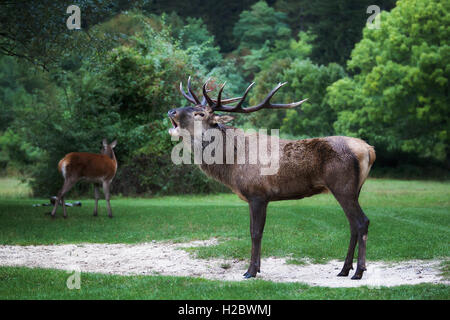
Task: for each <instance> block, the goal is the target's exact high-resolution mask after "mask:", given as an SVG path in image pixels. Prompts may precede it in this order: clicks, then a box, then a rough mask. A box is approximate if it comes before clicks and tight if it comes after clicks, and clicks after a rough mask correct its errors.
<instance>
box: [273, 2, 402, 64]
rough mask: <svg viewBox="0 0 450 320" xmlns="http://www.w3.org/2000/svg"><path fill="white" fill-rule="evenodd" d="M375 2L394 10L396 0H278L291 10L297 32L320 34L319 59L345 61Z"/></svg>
mask: <svg viewBox="0 0 450 320" xmlns="http://www.w3.org/2000/svg"><path fill="white" fill-rule="evenodd" d="M373 4H375V5H377V6H379V7H380V9H381V10H390V9H392V8H393V7H394V6H395V0H379V1H376V3H375V2H374V1H371V0H358V1H355V0H340V1H330V0H316V1H308V0H278V1H276V3H275V8H276V9H277V10H280V11H282V12H284V13H285V14H287V22H288V23H289V25H290V26H291V28H292V30H293V31H294V32H298V31H300V30H303V31H306V30H308V31H310V32H311V33H312V34H314V35H315V36H316V37H315V39H314V41H313V52H312V55H311V59H312V60H313V61H314V62H315V63H318V64H328V63H330V62H336V63H339V64H341V65H344V64H345V62H346V60H347V59H348V58H349V57H350V53H351V51H352V50H353V48H354V46H355V44H356V43H357V42H358V41H359V40H360V39H361V37H362V28H363V27H364V25H365V23H366V21H367V19H368V18H369V16H370V14H368V13H367V12H366V10H367V8H368V7H369V6H370V5H373Z"/></svg>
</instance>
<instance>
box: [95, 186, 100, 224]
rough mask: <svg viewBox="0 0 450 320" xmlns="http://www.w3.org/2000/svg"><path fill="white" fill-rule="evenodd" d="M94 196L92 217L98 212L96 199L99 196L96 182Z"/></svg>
mask: <svg viewBox="0 0 450 320" xmlns="http://www.w3.org/2000/svg"><path fill="white" fill-rule="evenodd" d="M94 197H95V207H94V217H96V216H97V214H98V199H99V198H100V194H99V191H98V186H97V185H96V184H94Z"/></svg>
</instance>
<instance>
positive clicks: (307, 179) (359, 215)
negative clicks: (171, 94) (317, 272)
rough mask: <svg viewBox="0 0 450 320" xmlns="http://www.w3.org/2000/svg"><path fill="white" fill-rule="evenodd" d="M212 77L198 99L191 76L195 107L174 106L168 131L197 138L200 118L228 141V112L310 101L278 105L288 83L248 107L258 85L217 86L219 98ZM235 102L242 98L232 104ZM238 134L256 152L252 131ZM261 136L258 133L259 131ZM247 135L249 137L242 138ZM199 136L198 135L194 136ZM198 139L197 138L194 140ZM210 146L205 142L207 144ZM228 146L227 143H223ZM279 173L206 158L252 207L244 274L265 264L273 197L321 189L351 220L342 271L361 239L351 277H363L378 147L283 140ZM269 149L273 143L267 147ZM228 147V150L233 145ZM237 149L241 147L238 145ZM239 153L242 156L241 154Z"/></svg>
mask: <svg viewBox="0 0 450 320" xmlns="http://www.w3.org/2000/svg"><path fill="white" fill-rule="evenodd" d="M207 84H208V81H207V82H205V84H204V85H203V90H202V91H203V99H202V101H200V100H199V98H198V97H197V95H196V94H195V93H194V91H193V90H192V88H191V81H190V78H189V80H188V86H187V88H188V92H187V93H186V92H185V91H184V90H183V85H182V83H180V92H181V93H182V95H183V96H184V97H185V98H186V99H187V100H188V101H189V102H190V103H192V104H193V105H194V106H186V107H181V108H177V109H172V110H170V111H169V112H168V116H169V118H170V121H171V123H172V126H173V127H172V128H171V129H170V130H169V133H170V134H171V135H172V136H177V135H179V131H180V129H184V130H187V131H188V132H189V134H190V136H191V137H194V127H195V126H194V124H195V121H200V122H201V130H202V133H205V132H206V131H207V130H209V129H218V130H219V131H220V132H222V133H223V138H224V139H223V141H225V140H226V130H228V129H230V128H232V127H229V126H227V125H225V123H227V122H229V121H231V120H232V119H233V118H232V117H231V116H229V115H226V114H225V115H224V114H220V115H219V114H216V112H218V111H221V112H226V113H246V114H247V113H252V112H256V111H258V110H262V109H291V108H295V107H297V106H299V105H301V104H302V103H303V102H304V101H306V99H305V100H302V101H299V102H294V103H290V104H273V103H271V102H270V100H271V98H272V97H273V95H274V94H275V93H276V92H277V91H278V90H279V89H280V88H281V87H282V86H283V85H285V84H286V83H280V84H278V85H277V86H276V87H275V88H274V89H273V90H272V91H271V92H270V93H269V94H268V95H267V96H266V97H265V99H264V100H263V101H262V102H261V103H259V104H258V105H255V106H250V107H245V108H244V107H243V106H242V104H243V102H244V100H245V99H246V97H247V94H248V92H249V91H250V89H251V88H252V86H253V85H254V83H252V84H250V85H249V86H248V88H247V89H246V90H245V92H244V94H243V95H242V96H241V97H237V98H231V99H222V92H223V89H224V85H225V84H224V85H222V86H221V87H220V89H219V91H218V96H217V99H212V98H210V97H209V96H208V92H209V90H208V89H207ZM234 103H237V104H235V105H233V104H234ZM237 132H238V133H237V136H239V135H241V138H243V139H244V141H245V149H244V150H245V151H244V152H245V153H246V155H245V156H246V159H248V156H249V154H250V153H252V152H255V150H253V149H254V148H255V147H254V146H252V145H251V144H250V143H249V141H250V136H249V135H247V134H245V133H244V132H243V131H242V130H237ZM255 134H256V135H258V133H255ZM242 135H243V136H244V137H242ZM192 139H194V138H192ZM192 142H194V143H195V141H192ZM202 147H205V144H202ZM223 147H224V148H227V144H225V143H224V145H223ZM278 148H279V150H278V151H279V167H278V172H277V173H276V174H272V175H262V174H261V171H260V169H261V163H257V164H250V163H248V162H245V163H244V164H238V163H233V164H228V163H226V164H225V163H224V164H217V163H213V164H207V163H201V164H200V168H201V170H202V171H203V172H204V173H206V174H207V175H208V176H211V177H212V178H214V179H216V180H218V181H219V182H222V183H223V184H225V185H226V186H228V187H229V188H230V189H231V190H232V191H233V192H234V193H236V194H237V195H238V196H239V197H240V198H241V199H242V200H244V201H246V202H248V204H249V211H250V235H251V240H252V250H251V259H250V265H249V267H248V270H247V272H245V274H244V277H245V278H251V277H255V276H256V274H257V273H258V272H260V267H261V240H262V236H263V231H264V225H265V221H266V211H267V205H268V203H269V202H270V201H279V200H290V199H301V198H304V197H310V196H313V195H316V194H320V193H324V192H331V193H332V194H333V196H334V197H335V198H336V200H337V201H338V202H339V204H340V206H341V207H342V209H343V210H344V213H345V215H346V216H347V219H348V221H349V223H350V244H349V247H348V252H347V256H346V258H345V262H344V265H343V268H342V270H341V272H340V273H339V274H338V276H348V274H349V272H350V270H351V269H353V257H354V252H355V247H356V244H357V243H358V261H357V268H356V271H355V274H354V275H353V277H352V279H361V278H362V276H363V273H364V271H365V270H366V243H367V233H368V227H369V219H368V218H367V216H366V215H365V214H364V212H363V210H362V209H361V207H360V205H359V202H358V198H359V193H360V190H361V187H362V185H363V183H364V181H365V180H366V178H367V176H368V174H369V170H370V168H371V166H372V164H373V163H374V161H375V151H374V148H373V147H372V146H370V145H368V144H367V143H366V142H364V141H363V140H361V139H357V138H351V137H344V136H330V137H323V138H312V139H304V140H283V139H280V140H279V144H278ZM268 149H269V150H268V151H269V152H270V151H271V150H270V147H269V148H268ZM228 151H229V150H228ZM272 151H273V150H272ZM233 152H237V151H236V150H233ZM236 156H238V155H236Z"/></svg>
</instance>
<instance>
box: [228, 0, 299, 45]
mask: <svg viewBox="0 0 450 320" xmlns="http://www.w3.org/2000/svg"><path fill="white" fill-rule="evenodd" d="M286 18H287V17H286V15H285V14H284V13H282V12H278V11H276V10H275V9H273V8H271V7H269V6H268V5H267V3H266V2H265V1H259V2H257V3H255V4H254V5H252V7H251V9H250V10H244V11H242V13H241V14H240V16H239V21H238V22H237V23H236V24H235V26H234V28H233V35H234V37H235V38H236V39H239V41H240V42H239V50H240V51H242V50H245V49H247V50H251V49H259V48H260V47H261V46H262V45H263V44H264V43H266V41H268V42H269V44H270V45H274V44H275V41H276V40H289V38H290V36H291V29H290V28H289V26H288V25H287V24H286Z"/></svg>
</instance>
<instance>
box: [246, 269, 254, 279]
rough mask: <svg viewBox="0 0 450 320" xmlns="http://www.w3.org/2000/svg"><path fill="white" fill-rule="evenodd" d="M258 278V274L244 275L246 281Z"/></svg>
mask: <svg viewBox="0 0 450 320" xmlns="http://www.w3.org/2000/svg"><path fill="white" fill-rule="evenodd" d="M255 277H256V274H251V273H250V272H248V271H247V272H246V273H244V278H245V279H250V278H255Z"/></svg>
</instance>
